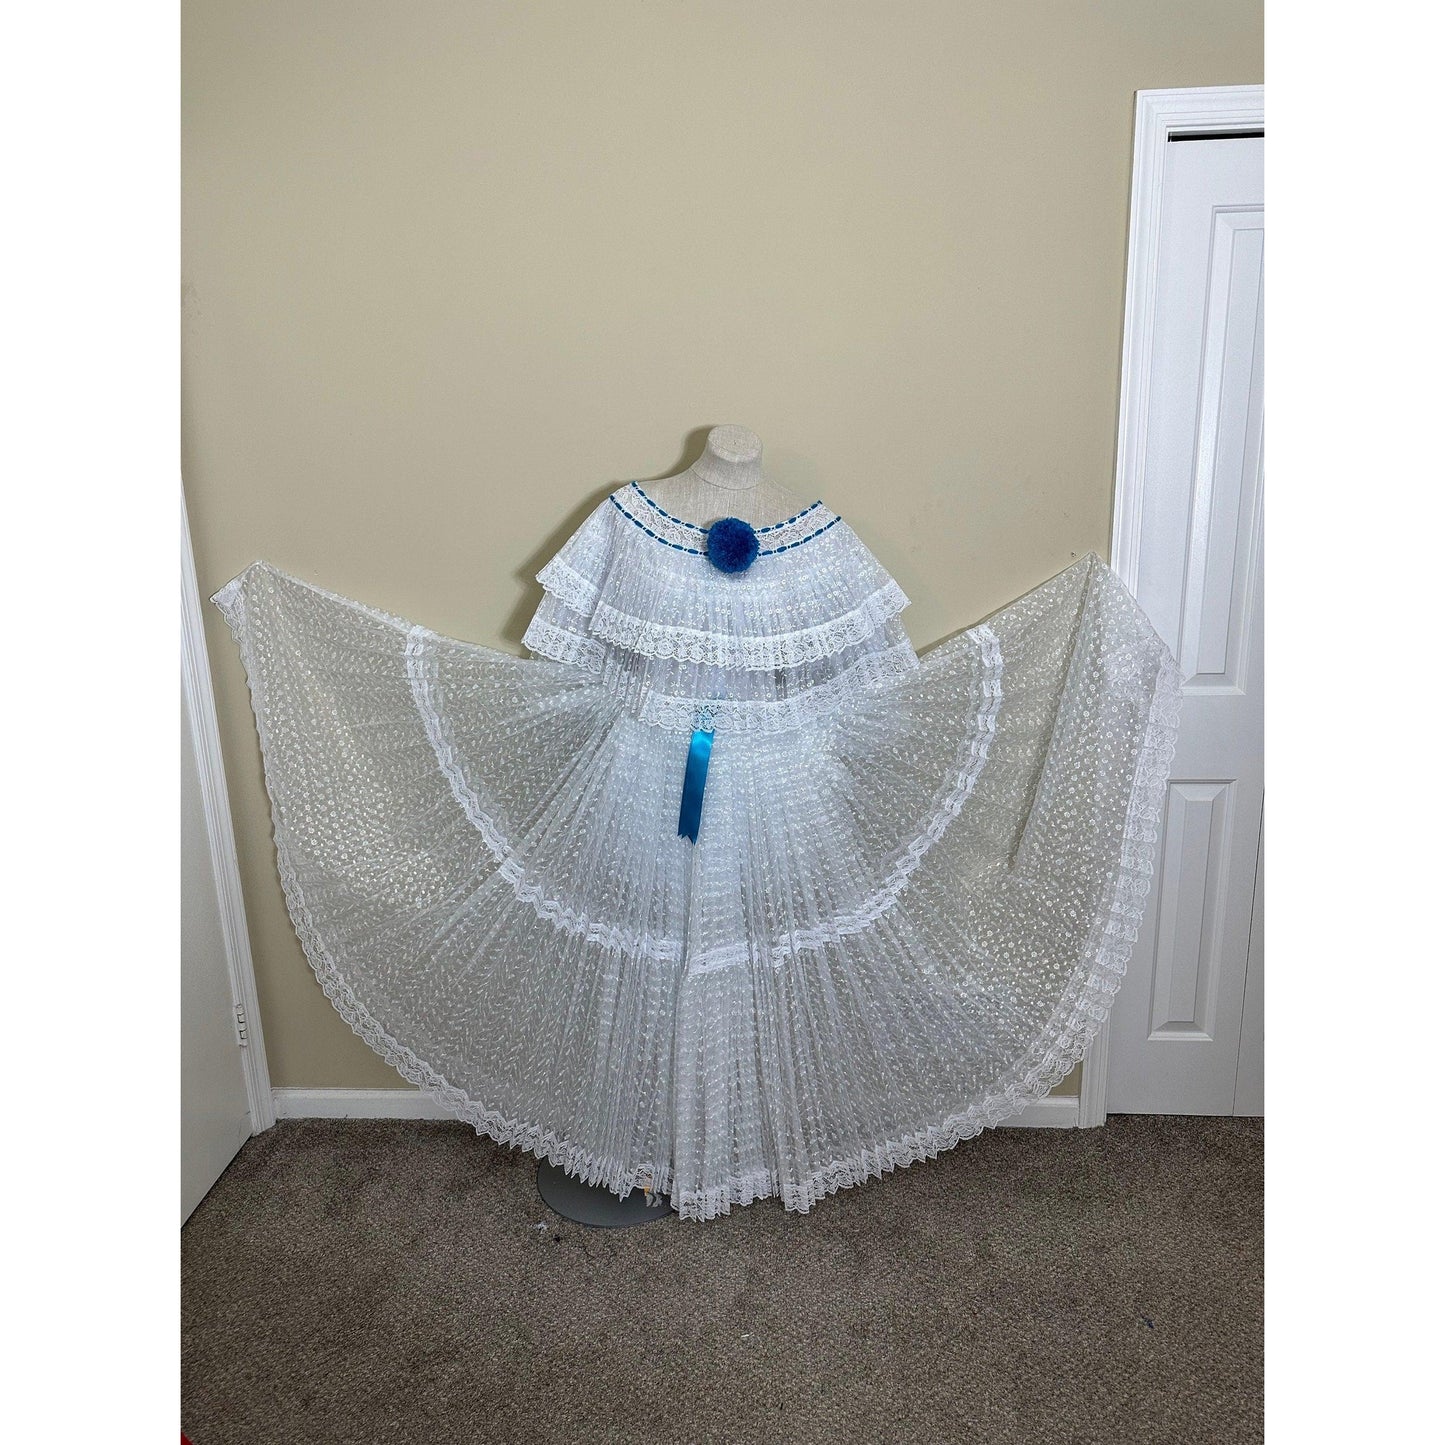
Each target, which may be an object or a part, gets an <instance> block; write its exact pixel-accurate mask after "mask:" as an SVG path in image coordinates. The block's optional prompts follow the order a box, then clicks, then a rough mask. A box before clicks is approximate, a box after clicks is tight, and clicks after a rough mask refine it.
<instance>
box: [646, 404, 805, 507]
mask: <svg viewBox="0 0 1445 1445" xmlns="http://www.w3.org/2000/svg"><path fill="white" fill-rule="evenodd" d="M638 485H639V486H641V488H642V490H643V491H644V492H646V493H647V495H648V496H649V497H651V498H652V500H653V501H654V502H656V503H657V505H658V506H659V507H661V508H663V510H664V511H668V512H671V513H672V515H673V516H674V517H677V518H680V519H681V520H682V521H684V522H695V523H697V524H698V525H699V526H703V527H707V526H710V525H711V524H712V523H713V522H715V521H717V520H718V518H719V517H740V518H741V519H742V520H743V521H744V522H747V523H749V524H750V525H751V526H753V527H771V526H773V525H774V524H775V523H778V522H784V521H786V520H787V519H788V518H789V517H795V516H797V514H798V513H799V512H801V511H802V510H803V509H804V508H805V507H808V506H811V505H812V503H813V502H815V501H817V500H818V499H817V498H816V497H803V496H799V495H798V493H796V492H790V491H789V490H788V489H787V488H786V487H784V486H781V485H779V484H778V483H777V482H774V481H771V480H770V479H769V478H767V477H765V476H764V475H763V444H762V442H761V441H759V440H758V436H757V433H756V432H751V431H749V430H748V429H747V427H745V426H715V427H713V429H712V430H711V431H710V432H708V434H707V445H706V446H705V447H704V448H703V453H702V455H701V456H700V457H699V458H698V459H697V460H696V461H695V462H694V463H693V464H692V465H691V466H690V467H689V468H688V469H687V470H686V471H685V472H679V473H678V474H677V475H676V476H675V477H663V478H662V479H661V480H659V481H654V482H646V481H643V482H639V483H638Z"/></svg>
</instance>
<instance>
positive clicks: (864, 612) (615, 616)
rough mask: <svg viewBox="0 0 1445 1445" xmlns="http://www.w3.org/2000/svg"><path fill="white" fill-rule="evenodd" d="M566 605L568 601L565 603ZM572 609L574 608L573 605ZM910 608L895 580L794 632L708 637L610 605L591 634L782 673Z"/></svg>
mask: <svg viewBox="0 0 1445 1445" xmlns="http://www.w3.org/2000/svg"><path fill="white" fill-rule="evenodd" d="M557 595H558V596H560V595H561V594H560V593H559V594H557ZM562 600H563V601H566V598H565V597H564V598H563V599H562ZM567 605H568V606H571V605H572V604H571V603H570V602H569V603H568V604H567ZM907 606H908V598H907V596H906V595H905V593H904V591H903V589H902V588H901V587H900V586H899V585H898V583H897V582H894V581H892V580H891V579H890V580H889V581H888V582H887V583H886V584H885V585H884V586H882V587H880V588H879V589H878V590H877V591H876V592H874V593H873V594H872V595H871V596H869V597H866V598H865V599H864V600H863V601H862V602H860V603H859V604H858V605H857V606H856V607H854V608H852V609H851V610H850V611H848V612H845V613H843V614H842V615H841V616H838V617H834V618H831V619H829V620H828V621H827V622H820V623H817V624H816V625H814V626H812V627H803V628H799V629H798V630H796V631H793V632H777V633H771V634H760V633H753V634H736V633H733V634H729V633H722V632H703V631H700V630H698V629H696V628H692V627H675V626H671V625H670V624H668V623H664V622H654V621H652V620H651V619H650V618H645V617H635V616H633V615H632V614H631V613H628V612H620V611H618V610H617V609H616V608H615V607H612V606H610V605H609V604H607V603H605V602H602V603H598V604H597V606H596V607H595V608H594V609H593V611H592V616H591V622H590V623H589V628H590V630H591V632H592V633H593V635H594V636H596V637H600V638H603V639H604V640H605V641H607V642H610V643H612V644H613V645H614V646H616V647H620V648H623V649H624V650H625V651H627V652H634V653H637V654H638V655H639V656H642V657H663V658H674V659H676V660H678V661H680V662H693V663H698V664H701V665H703V666H707V667H736V668H741V669H742V670H743V671H745V672H765V671H770V670H772V669H774V668H780V667H803V666H805V665H806V664H808V663H810V662H818V661H820V660H821V659H823V658H825V657H831V656H833V654H834V653H837V652H842V651H843V649H844V648H846V647H852V646H854V645H855V644H857V643H859V642H862V641H863V640H864V639H865V638H867V637H870V636H872V634H873V633H875V632H876V631H877V630H878V629H879V628H880V627H881V626H882V625H883V624H884V623H885V622H887V621H889V619H890V618H894V617H896V616H897V615H898V614H899V613H900V612H902V611H903V609H904V608H905V607H907Z"/></svg>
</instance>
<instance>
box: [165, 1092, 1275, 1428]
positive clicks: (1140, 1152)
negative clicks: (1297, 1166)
mask: <svg viewBox="0 0 1445 1445" xmlns="http://www.w3.org/2000/svg"><path fill="white" fill-rule="evenodd" d="M1263 1145H1264V1131H1263V1126H1262V1124H1261V1123H1260V1122H1259V1121H1254V1120H1233V1119H1158V1118H1146V1117H1142V1116H1131V1117H1120V1118H1115V1119H1112V1120H1110V1122H1109V1124H1108V1125H1107V1126H1106V1127H1105V1128H1103V1129H1091V1130H1054V1129H1001V1130H991V1131H989V1132H988V1133H986V1134H984V1135H983V1136H982V1137H981V1138H978V1139H975V1140H972V1141H970V1142H968V1143H966V1144H963V1145H961V1146H960V1147H959V1148H957V1149H955V1150H952V1151H951V1152H950V1153H948V1154H945V1155H943V1156H942V1157H940V1158H938V1159H936V1160H932V1161H929V1162H927V1163H923V1164H915V1165H914V1166H913V1167H912V1168H910V1169H906V1170H900V1171H898V1172H897V1173H894V1174H892V1175H890V1176H888V1177H887V1178H885V1179H883V1180H879V1181H874V1182H873V1183H871V1184H868V1185H866V1186H864V1187H862V1188H860V1189H851V1190H845V1191H843V1192H842V1193H840V1194H835V1195H833V1196H832V1197H830V1198H829V1199H827V1200H825V1201H824V1202H823V1203H822V1204H821V1205H819V1206H818V1207H817V1208H816V1209H814V1210H813V1212H812V1213H811V1214H807V1215H798V1214H787V1213H785V1212H784V1211H783V1210H782V1209H781V1208H780V1207H779V1206H778V1204H777V1203H776V1202H775V1201H766V1202H763V1203H760V1204H754V1205H750V1206H749V1207H748V1208H746V1209H742V1210H737V1211H734V1213H733V1214H731V1215H730V1216H728V1217H726V1218H724V1219H719V1220H716V1221H714V1222H712V1223H710V1224H694V1223H687V1224H684V1223H682V1222H681V1221H680V1220H678V1219H677V1218H676V1217H675V1216H673V1217H669V1218H668V1219H667V1220H665V1221H664V1222H662V1223H659V1224H651V1225H647V1226H645V1227H643V1228H641V1229H634V1230H625V1231H596V1230H584V1229H582V1228H580V1227H578V1226H576V1225H572V1224H566V1223H563V1222H562V1221H560V1220H559V1219H558V1218H557V1217H556V1216H554V1215H552V1214H550V1213H549V1212H548V1211H547V1210H546V1209H545V1208H544V1207H543V1206H542V1205H541V1204H540V1203H539V1202H538V1199H537V1195H536V1190H535V1186H534V1182H533V1171H534V1161H532V1160H531V1159H529V1158H528V1157H527V1156H525V1155H522V1154H517V1153H511V1152H509V1151H506V1150H503V1149H500V1148H498V1147H496V1146H495V1145H493V1144H492V1143H490V1142H489V1141H487V1140H484V1139H479V1138H478V1137H477V1136H476V1135H475V1134H473V1133H472V1131H471V1130H470V1129H469V1128H467V1127H466V1126H464V1125H462V1124H420V1123H398V1122H390V1121H388V1122H376V1121H366V1122H362V1121H348V1122H329V1121H327V1122H323V1121H319V1120H318V1121H305V1122H292V1123H283V1124H279V1125H278V1126H277V1127H276V1128H275V1129H272V1130H271V1131H270V1132H268V1133H266V1134H263V1135H261V1136H260V1137H258V1138H256V1139H253V1140H251V1141H250V1143H248V1144H247V1145H246V1147H245V1148H244V1149H243V1150H242V1151H241V1154H240V1155H239V1156H238V1158H237V1159H236V1161H235V1162H234V1163H233V1164H232V1165H231V1167H230V1168H229V1169H228V1170H227V1171H226V1173H225V1175H224V1176H223V1177H222V1179H221V1181H220V1182H219V1183H218V1184H217V1185H216V1187H215V1188H214V1189H213V1190H212V1191H211V1193H210V1195H209V1196H208V1197H207V1198H206V1200H205V1201H204V1202H203V1203H202V1204H201V1206H200V1208H199V1209H198V1210H197V1211H196V1213H195V1214H194V1215H192V1217H191V1219H190V1221H189V1223H188V1224H187V1225H186V1227H185V1229H184V1230H183V1232H182V1236H181V1238H182V1295H183V1323H182V1351H183V1359H182V1377H183V1405H182V1425H183V1428H184V1429H185V1430H186V1432H187V1434H189V1435H190V1437H191V1439H192V1440H193V1441H194V1445H283V1442H292V1441H297V1442H306V1445H333V1442H335V1445H381V1442H391V1441H397V1442H405V1445H422V1442H440V1441H445V1442H449V1445H450V1442H455V1445H468V1442H472V1441H539V1442H567V1445H571V1442H593V1441H600V1442H612V1441H615V1442H632V1441H638V1442H652V1445H698V1442H712V1441H726V1442H735V1445H752V1442H774V1441H776V1442H786V1445H794V1442H797V1445H809V1442H813V1441H819V1442H822V1441H827V1442H830V1445H836V1442H841V1441H850V1442H851V1441H866V1442H885V1441H888V1442H891V1441H909V1442H914V1441H918V1442H926V1445H935V1442H936V1445H962V1442H982V1445H995V1442H998V1445H1014V1442H1020V1445H1024V1442H1027V1445H1041V1442H1048V1445H1056V1442H1081V1445H1082V1442H1089V1445H1094V1442H1098V1445H1117V1442H1131V1445H1132V1442H1152V1441H1170V1442H1174V1441H1180V1442H1182V1441H1199V1440H1206V1441H1209V1442H1211V1445H1232V1442H1235V1441H1254V1440H1259V1439H1261V1438H1262V1350H1263V1339H1262V1320H1261V1313H1262V1282H1261V1274H1262V1252H1263V1246H1262V1223H1263V1220H1262V1214H1263ZM538 1225H544V1226H545V1228H538V1227H537V1226H538Z"/></svg>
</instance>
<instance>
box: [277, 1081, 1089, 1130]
mask: <svg viewBox="0 0 1445 1445" xmlns="http://www.w3.org/2000/svg"><path fill="white" fill-rule="evenodd" d="M272 1097H273V1098H274V1099H275V1109H276V1117H277V1118H278V1119H451V1118H454V1117H455V1115H453V1114H451V1113H449V1112H448V1111H447V1110H446V1109H444V1108H443V1107H442V1106H441V1105H440V1104H438V1103H437V1101H436V1100H435V1099H433V1098H432V1097H431V1096H430V1095H429V1094H424V1093H422V1091H421V1090H420V1089H276V1090H273V1094H272ZM1078 1122H1079V1101H1078V1099H1077V1098H1076V1097H1075V1096H1073V1095H1071V1094H1050V1095H1049V1096H1048V1098H1046V1099H1039V1100H1037V1101H1036V1102H1035V1103H1032V1104H1030V1105H1029V1106H1028V1108H1026V1109H1025V1110H1023V1112H1022V1113H1019V1114H1015V1115H1014V1117H1013V1118H1012V1119H1005V1120H1004V1121H1003V1125H1002V1127H1004V1128H1011V1127H1014V1126H1021V1127H1024V1128H1029V1129H1072V1128H1074V1127H1075V1126H1076V1125H1077V1124H1078Z"/></svg>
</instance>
